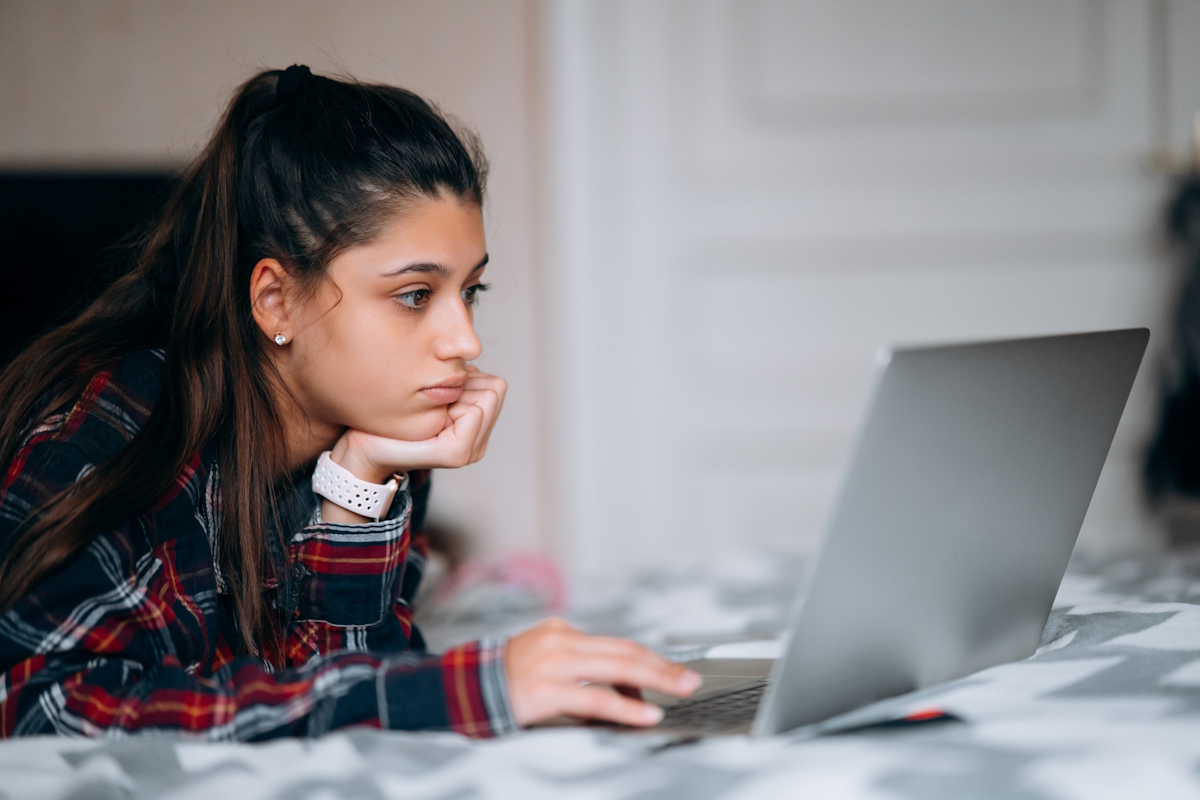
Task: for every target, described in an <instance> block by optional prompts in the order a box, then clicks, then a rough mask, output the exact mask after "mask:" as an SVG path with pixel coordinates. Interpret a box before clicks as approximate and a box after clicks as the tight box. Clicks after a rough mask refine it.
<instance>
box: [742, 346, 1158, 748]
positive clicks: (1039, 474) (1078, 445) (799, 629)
mask: <svg viewBox="0 0 1200 800" xmlns="http://www.w3.org/2000/svg"><path fill="white" fill-rule="evenodd" d="M1148 340H1149V331H1147V330H1146V329H1144V328H1139V329H1131V330H1118V331H1103V332H1098V333H1085V334H1075V335H1067V336H1051V337H1043V338H1036V339H1019V340H1008V341H996V342H982V343H975V344H963V345H951V346H944V347H923V348H905V349H897V350H895V351H892V352H891V353H890V354H889V353H887V352H886V351H885V352H883V353H881V368H880V371H879V374H878V375H877V378H876V383H875V390H874V396H873V399H872V401H871V405H870V411H869V412H868V414H867V418H866V423H865V425H864V427H863V428H862V430H861V431H860V433H859V438H858V442H857V444H856V446H855V448H854V453H853V456H852V457H851V460H850V464H849V469H848V470H847V472H846V474H845V476H844V478H843V483H842V488H841V493H840V496H839V498H838V501H837V503H836V505H835V510H834V512H833V515H832V517H831V519H830V522H829V524H828V526H827V528H826V532H825V537H824V540H823V542H822V545H821V547H820V549H819V550H818V553H817V556H816V558H815V559H814V560H813V563H812V567H811V571H810V573H809V580H808V581H807V586H808V588H807V591H806V593H805V594H804V596H803V597H802V599H801V600H800V603H799V606H798V608H797V610H796V612H795V616H794V619H793V623H794V626H793V629H792V634H791V639H790V641H789V644H788V647H787V650H786V653H785V655H784V658H782V659H780V660H779V661H778V662H777V663H776V664H775V668H774V671H773V672H772V679H771V685H770V687H769V688H768V690H767V694H766V696H765V697H764V700H763V703H762V705H761V706H760V707H759V710H758V716H757V718H756V720H755V725H754V732H755V733H757V734H771V733H778V732H782V731H786V730H790V729H791V728H794V727H796V726H798V725H804V724H808V723H813V722H818V721H820V720H823V719H826V718H828V717H830V716H833V715H835V714H838V713H841V712H844V711H849V710H851V709H854V708H857V707H859V706H862V705H865V704H866V703H869V702H872V701H874V700H877V699H882V698H884V697H890V696H893V695H897V694H902V693H904V692H907V691H911V690H913V689H917V688H920V687H923V686H928V685H930V684H934V683H939V682H941V681H945V680H949V679H952V678H956V677H960V676H962V675H967V674H969V673H971V672H974V671H976V670H980V669H983V668H985V667H989V666H993V665H995V664H999V663H1002V662H1006V661H1012V660H1016V659H1020V658H1025V657H1027V656H1029V655H1032V654H1033V652H1034V650H1035V649H1036V648H1037V646H1038V642H1039V641H1040V639H1041V635H1042V630H1043V628H1044V627H1045V624H1046V619H1047V617H1048V616H1049V613H1050V607H1051V604H1052V603H1053V602H1054V596H1055V594H1056V592H1057V591H1058V586H1059V583H1060V582H1061V581H1062V576H1063V573H1064V572H1065V571H1066V566H1067V560H1068V559H1069V557H1070V555H1071V550H1072V548H1073V547H1074V545H1075V539H1076V537H1077V536H1078V534H1079V529H1080V526H1081V525H1082V524H1083V518H1084V515H1085V514H1086V513H1087V509H1088V504H1089V503H1090V502H1091V498H1092V493H1093V492H1094V491H1095V488H1096V481H1097V480H1098V479H1099V477H1100V470H1101V468H1102V467H1103V466H1104V461H1105V458H1106V457H1107V455H1108V450H1109V447H1110V445H1111V444H1112V440H1113V435H1114V434H1115V432H1116V429H1117V423H1118V422H1119V421H1120V419H1121V414H1122V412H1123V410H1124V408H1125V402H1126V400H1127V398H1128V397H1129V391H1130V389H1131V387H1132V385H1133V380H1134V377H1135V376H1136V375H1137V370H1138V366H1139V364H1140V363H1141V359H1142V354H1143V353H1144V352H1145V349H1146V343H1147V341H1148Z"/></svg>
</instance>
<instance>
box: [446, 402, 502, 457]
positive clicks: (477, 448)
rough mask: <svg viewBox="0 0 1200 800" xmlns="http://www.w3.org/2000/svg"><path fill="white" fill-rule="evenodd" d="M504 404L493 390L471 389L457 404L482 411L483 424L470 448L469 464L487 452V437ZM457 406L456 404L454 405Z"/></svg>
mask: <svg viewBox="0 0 1200 800" xmlns="http://www.w3.org/2000/svg"><path fill="white" fill-rule="evenodd" d="M502 402H504V401H503V399H502V398H501V397H500V395H499V393H497V392H496V391H495V390H494V389H491V388H485V389H471V390H468V391H464V392H463V395H462V399H461V400H459V403H464V404H467V405H474V406H478V407H479V408H480V409H482V411H483V423H482V424H481V425H480V427H479V430H478V432H477V433H476V435H475V439H474V441H473V442H472V446H471V462H472V463H473V462H475V461H478V460H479V459H481V458H483V454H484V453H485V452H487V442H488V437H490V436H491V433H492V428H493V427H494V426H495V424H496V418H497V417H499V416H500V404H501V403H502ZM456 405H457V404H456Z"/></svg>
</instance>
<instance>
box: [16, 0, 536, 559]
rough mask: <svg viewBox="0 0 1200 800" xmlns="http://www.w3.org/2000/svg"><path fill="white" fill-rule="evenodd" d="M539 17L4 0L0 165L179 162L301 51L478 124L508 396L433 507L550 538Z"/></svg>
mask: <svg viewBox="0 0 1200 800" xmlns="http://www.w3.org/2000/svg"><path fill="white" fill-rule="evenodd" d="M530 17H531V14H530V11H529V9H528V8H527V4H526V3H525V2H522V0H489V2H486V3H485V2H471V1H470V0H449V1H445V0H443V1H439V2H414V1H412V0H402V1H397V0H391V1H390V2H389V1H387V0H373V1H372V0H355V1H353V2H337V3H334V2H302V1H299V0H292V2H236V1H234V0H206V1H205V2H199V0H187V1H182V2H169V3H164V2H157V0H106V1H101V0H94V1H93V0H86V1H85V0H77V1H76V2H63V1H61V0H60V1H58V2H46V0H6V1H5V2H0V168H14V167H15V168H35V169H40V168H51V169H75V168H80V167H85V168H111V167H118V168H125V167H134V168H137V167H168V168H173V167H177V166H179V165H180V164H182V163H183V162H185V161H186V160H187V159H189V158H190V157H191V156H192V155H193V154H194V153H195V152H196V150H197V148H198V147H199V146H200V144H201V143H202V142H203V141H204V140H205V138H206V137H207V135H208V132H209V130H210V128H211V126H212V125H213V123H214V121H215V120H216V117H217V115H218V114H219V112H220V109H221V108H222V106H223V104H224V103H225V101H226V100H227V98H228V97H229V95H230V93H231V91H232V90H233V89H234V87H235V86H236V85H237V84H238V83H239V82H241V81H242V80H244V79H245V78H246V77H248V76H249V75H251V74H252V73H254V72H255V71H257V70H259V69H264V68H282V67H285V66H287V65H289V64H292V63H297V62H298V63H304V64H308V65H309V66H311V67H312V68H313V69H314V70H315V71H318V72H331V71H338V72H347V73H349V74H351V75H353V76H355V77H357V78H360V79H364V80H374V81H381V82H387V83H392V84H398V85H401V86H404V87H406V88H409V89H412V90H414V91H416V92H418V93H420V94H421V95H423V96H425V97H427V98H429V99H431V100H433V101H435V102H437V103H438V104H440V105H441V106H442V108H443V109H445V110H446V111H448V112H450V113H452V114H454V115H456V116H457V117H459V118H460V119H461V120H463V121H464V122H466V123H467V124H469V125H470V126H472V127H473V128H475V129H476V130H477V131H478V132H479V133H480V135H481V136H482V138H483V142H484V145H485V147H486V149H487V152H488V155H489V156H490V157H491V160H492V166H493V171H492V179H491V185H490V189H491V191H490V197H489V203H488V208H487V210H486V217H487V232H488V237H489V250H490V253H491V256H492V262H491V263H492V266H491V267H489V269H488V274H489V280H490V281H491V282H492V284H493V291H492V292H490V293H489V294H488V295H487V297H486V298H485V300H484V304H483V307H482V308H481V309H480V311H479V314H478V327H479V329H480V334H481V337H482V339H483V341H484V346H485V354H484V356H483V358H482V359H481V360H480V362H479V363H480V365H481V367H482V368H484V369H486V370H489V371H493V372H497V373H499V374H501V375H504V376H505V377H506V378H508V380H509V382H510V386H511V389H510V395H509V399H508V403H507V405H506V407H505V410H504V414H503V417H502V419H501V421H500V424H499V426H498V428H497V430H496V433H495V435H494V436H493V439H492V442H493V444H492V446H491V450H490V451H489V454H488V458H487V459H486V460H485V461H483V462H482V463H480V464H477V465H475V466H472V467H469V468H467V469H465V470H461V471H457V472H451V473H443V474H441V475H440V476H439V478H438V489H437V491H436V492H435V509H434V510H435V513H440V514H441V515H442V516H443V517H446V518H450V519H452V520H454V521H456V522H460V523H462V524H464V525H466V526H468V528H469V530H471V531H472V532H474V533H475V534H476V535H477V536H478V538H479V541H480V543H481V544H482V545H483V546H484V548H485V549H535V548H540V547H542V546H543V544H544V541H543V532H542V523H541V521H540V513H539V509H540V505H541V498H540V497H539V492H538V472H539V465H538V459H537V450H536V446H535V441H536V436H535V431H536V426H535V420H536V418H537V406H536V401H535V400H536V398H535V392H534V387H535V382H536V378H537V375H536V371H535V363H534V357H533V354H534V341H535V333H536V331H535V304H534V302H533V298H534V293H535V291H536V288H537V287H536V283H537V281H536V275H535V273H534V269H533V265H532V249H533V247H532V234H531V195H532V192H531V186H532V183H531V178H530V173H531V158H532V151H531V146H530V133H531V131H530V119H531V108H532V96H531V76H532V74H533V72H532V67H531V64H530V62H529V59H530V52H531V48H530V41H529V37H530V34H529V28H530Z"/></svg>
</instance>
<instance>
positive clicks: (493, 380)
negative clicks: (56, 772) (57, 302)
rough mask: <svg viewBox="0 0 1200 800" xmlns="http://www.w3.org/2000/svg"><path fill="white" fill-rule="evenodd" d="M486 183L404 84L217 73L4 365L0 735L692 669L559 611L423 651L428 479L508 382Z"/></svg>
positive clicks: (552, 691) (300, 724) (456, 695)
mask: <svg viewBox="0 0 1200 800" xmlns="http://www.w3.org/2000/svg"><path fill="white" fill-rule="evenodd" d="M485 177H486V165H485V163H484V160H483V157H482V155H481V153H480V150H479V147H478V145H477V142H476V141H475V139H474V138H473V137H472V136H470V135H461V134H456V133H455V131H454V130H453V129H452V128H451V127H450V125H449V124H448V123H447V122H446V120H445V119H444V118H443V117H442V116H441V115H440V114H439V113H438V112H437V111H436V110H434V109H433V108H432V107H431V106H430V105H429V104H427V103H426V102H424V101H423V100H421V99H420V98H419V97H417V96H415V95H413V94H411V93H409V92H406V91H404V90H401V89H396V88H391V87H386V86H368V85H362V84H357V83H352V82H343V81H336V80H332V79H329V78H324V77H318V76H314V75H312V74H311V73H310V72H309V70H308V68H306V67H302V66H293V67H289V68H288V69H287V70H285V71H283V72H279V71H271V72H264V73H262V74H260V75H257V76H256V77H254V78H252V79H251V80H249V81H248V82H247V83H245V84H244V85H243V86H242V87H241V88H240V89H239V90H238V92H237V94H236V96H235V97H234V99H233V101H232V103H231V104H230V106H229V108H228V110H227V111H226V113H225V115H224V117H223V118H222V120H221V122H220V125H219V127H218V128H217V131H216V133H215V135H214V136H213V139H212V141H211V142H210V143H209V144H208V146H207V147H206V148H205V150H204V151H203V153H202V154H201V155H200V157H199V158H198V159H197V160H196V162H195V163H194V164H193V165H192V166H191V167H190V168H189V169H188V170H187V172H186V173H185V174H184V176H183V180H182V182H181V184H180V186H179V188H178V189H177V191H176V192H175V194H174V195H173V197H171V199H170V200H169V202H168V203H167V204H166V207H165V209H164V211H163V212H162V215H161V217H160V219H159V220H158V222H157V223H156V224H155V225H154V226H153V227H152V228H150V229H149V232H148V234H147V235H145V237H144V238H142V239H141V240H140V241H139V242H138V247H137V257H136V260H135V261H134V263H133V264H132V266H131V268H130V269H129V271H128V272H127V273H126V274H125V275H123V276H122V277H121V278H120V279H119V280H117V281H116V283H115V284H114V285H113V286H112V287H111V288H110V289H108V290H107V291H106V292H105V293H104V294H102V295H101V296H100V297H99V298H98V299H97V300H96V301H95V302H94V303H93V304H92V305H91V306H90V307H89V308H88V309H87V310H86V311H85V312H84V313H83V314H82V315H81V316H79V317H78V318H77V319H75V320H74V321H72V322H70V323H69V324H67V325H65V326H63V327H61V328H59V329H58V330H55V331H52V332H51V333H49V334H47V335H46V336H44V337H42V338H41V339H40V340H39V341H38V342H36V343H35V344H34V345H32V346H31V347H30V348H29V349H28V350H27V351H25V352H24V353H23V354H22V355H21V356H20V357H19V358H17V360H16V361H15V362H13V363H12V364H11V365H10V366H9V367H8V369H7V370H6V371H5V372H4V373H3V375H2V376H0V465H3V466H4V468H5V473H4V480H3V484H0V557H2V558H3V561H2V562H0V735H2V736H6V737H7V736H21V735H29V734H42V733H52V732H53V733H62V734H71V735H85V736H102V735H119V734H122V733H125V732H133V731H144V730H154V731H164V730H169V731H180V732H186V733H189V734H195V735H201V736H205V737H209V738H220V739H241V740H251V739H263V738H269V737H274V736H282V735H310V736H311V735H318V734H321V733H324V732H326V731H329V730H332V729H335V728H338V727H341V726H345V725H353V724H367V725H378V726H379V727H384V728H406V729H452V730H455V731H459V732H461V733H464V734H467V735H471V736H489V735H495V734H499V733H503V732H507V731H511V730H514V729H515V728H517V727H518V726H522V725H529V724H531V723H534V722H537V721H539V720H543V719H546V718H548V717H552V716H556V715H559V714H569V715H574V716H579V717H591V718H600V719H605V720H611V721H614V722H620V723H625V724H629V725H648V724H653V723H655V722H656V721H657V720H658V719H659V718H660V717H661V711H660V710H659V709H658V708H657V707H655V706H652V705H650V704H647V703H644V702H642V701H640V700H639V699H636V698H635V697H633V696H630V695H631V694H636V693H631V692H623V693H617V692H614V691H611V690H609V689H607V688H602V687H601V686H598V685H594V684H611V685H618V686H622V685H623V686H632V687H648V688H653V689H657V690H659V691H662V692H666V693H669V694H673V695H676V696H684V695H687V694H690V693H691V692H692V691H694V690H695V688H696V687H697V686H698V685H699V682H700V681H699V676H697V675H696V674H695V673H693V672H691V671H690V670H686V669H684V668H683V667H680V666H679V665H676V664H671V663H669V662H667V661H665V660H664V659H662V658H660V657H658V656H657V655H655V654H654V653H652V652H650V651H649V650H647V649H645V648H643V647H640V646H639V645H636V644H634V643H632V642H628V641H623V640H618V639H609V638H602V637H592V636H585V635H583V634H582V633H579V632H578V631H575V630H574V629H572V628H571V627H569V626H568V625H567V624H566V623H564V622H561V621H558V620H550V621H547V622H544V623H542V624H541V625H538V626H536V627H534V628H532V629H529V630H527V631H525V632H524V633H521V634H519V635H517V636H515V637H513V638H512V639H509V640H508V641H504V640H502V639H499V638H490V639H484V640H481V641H478V642H474V643H471V644H468V645H465V646H462V647H457V648H454V649H452V650H450V651H449V652H446V653H444V654H442V655H440V656H437V655H429V654H426V653H425V651H424V646H423V642H422V639H421V634H420V632H419V631H418V630H417V629H416V628H415V627H414V626H413V624H412V617H411V610H410V604H411V602H412V599H413V596H414V594H415V592H416V588H417V583H418V581H419V580H420V577H421V569H422V567H423V564H424V557H423V553H424V541H423V537H422V535H421V524H422V520H423V517H424V510H425V504H426V499H427V497H428V494H429V486H430V484H429V469H431V468H434V467H441V468H453V467H461V466H464V465H466V464H470V463H472V462H474V461H477V460H479V459H480V458H482V457H483V454H484V451H485V450H486V449H487V442H488V436H489V435H490V433H491V430H492V426H493V425H494V424H495V422H496V417H497V415H498V414H499V412H500V407H501V405H502V404H503V401H504V393H505V388H506V387H505V383H504V381H503V380H502V379H501V378H498V377H495V376H492V375H487V374H485V373H483V372H480V371H479V370H478V369H476V368H475V367H473V366H471V364H470V362H471V361H472V360H474V359H476V358H477V357H478V356H479V355H480V352H481V351H482V347H481V345H480V342H479V340H478V338H476V336H475V333H474V330H473V328H472V307H473V306H474V305H475V303H476V302H477V300H478V299H479V295H480V293H481V292H483V291H484V290H485V289H486V288H487V287H486V285H485V284H483V283H482V282H481V281H482V277H483V271H484V268H485V266H486V265H487V260H488V257H487V250H486V247H485V244H484V235H483V225H482V212H481V207H482V203H483V197H484V184H485ZM31 267H34V265H31Z"/></svg>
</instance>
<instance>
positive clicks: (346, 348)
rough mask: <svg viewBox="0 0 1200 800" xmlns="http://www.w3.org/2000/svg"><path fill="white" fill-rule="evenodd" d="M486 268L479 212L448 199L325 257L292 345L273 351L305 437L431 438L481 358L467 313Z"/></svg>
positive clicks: (294, 320) (301, 306) (422, 205)
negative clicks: (338, 433)
mask: <svg viewBox="0 0 1200 800" xmlns="http://www.w3.org/2000/svg"><path fill="white" fill-rule="evenodd" d="M486 264H487V247H486V244H485V242H484V236H483V219H482V215H481V212H480V209H479V208H478V207H477V206H476V205H475V204H474V203H472V202H470V201H468V200H460V199H458V198H456V197H452V196H449V195H442V196H440V197H438V198H436V199H425V200H421V201H418V202H417V203H416V204H415V205H414V206H412V207H410V208H409V209H408V210H406V211H405V212H404V213H403V214H402V215H400V216H398V217H397V218H396V219H395V220H393V221H392V223H391V224H390V225H388V226H387V227H386V228H385V229H384V231H383V233H382V234H381V235H380V236H379V237H378V238H376V239H375V240H374V241H372V242H370V243H369V244H365V245H361V246H358V247H352V248H350V249H348V250H346V251H344V252H343V253H341V254H340V255H339V256H337V257H336V258H335V259H333V261H332V262H331V263H330V265H329V267H328V272H327V275H326V279H325V280H323V281H322V282H321V284H320V286H319V288H318V289H317V291H316V294H315V295H314V296H312V297H311V298H307V299H305V300H304V301H303V302H298V303H295V304H289V305H292V306H293V307H292V308H289V309H288V315H287V322H286V324H287V325H288V327H290V329H291V330H290V331H289V332H288V334H287V335H288V339H289V341H288V344H286V345H285V346H284V347H278V348H277V351H279V350H282V351H284V353H282V354H281V355H283V358H281V359H280V360H279V367H280V370H281V372H282V373H283V375H284V379H285V380H287V381H288V384H289V386H290V388H291V389H292V391H293V393H294V394H295V395H296V397H297V399H299V401H300V403H301V405H302V406H303V408H304V410H305V412H306V415H307V417H308V419H309V421H310V423H312V424H313V427H314V430H313V433H314V434H316V435H317V436H319V437H320V436H321V435H322V431H321V429H322V428H324V429H327V430H328V429H330V428H342V427H350V428H354V429H357V430H361V431H364V432H366V433H373V434H376V435H379V436H386V437H388V438H392V439H405V440H409V441H420V440H423V439H428V438H430V437H433V436H436V435H437V434H438V433H439V432H440V431H441V430H442V428H443V427H445V426H446V424H447V408H448V407H449V406H450V404H452V403H454V402H456V401H457V400H458V399H459V396H460V395H461V394H462V386H463V382H464V380H465V379H466V376H467V363H468V362H469V361H472V360H473V359H476V358H478V357H479V355H480V353H482V352H483V346H482V345H481V344H480V342H479V338H478V337H477V336H476V335H475V329H474V316H473V310H474V306H475V303H476V301H477V299H478V296H479V293H480V292H482V291H483V290H484V289H486V288H487V287H486V286H485V285H484V284H482V283H481V282H480V281H481V278H482V276H483V269H484V266H485V265H486ZM272 335H273V334H270V333H268V336H272ZM269 346H270V347H276V345H274V344H272V345H269Z"/></svg>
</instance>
